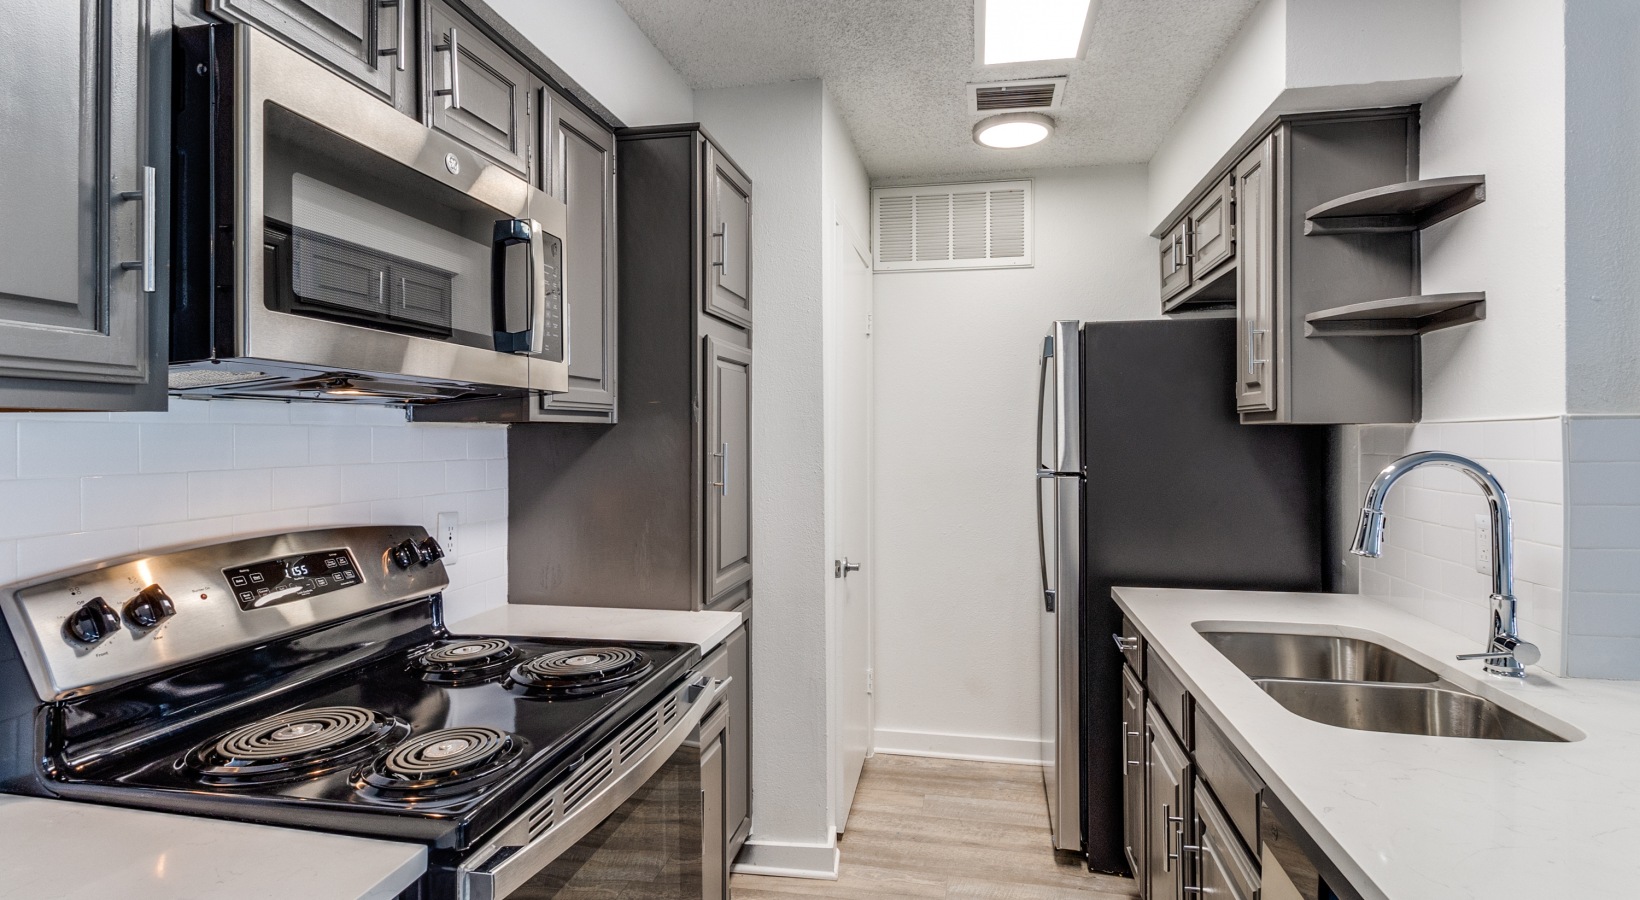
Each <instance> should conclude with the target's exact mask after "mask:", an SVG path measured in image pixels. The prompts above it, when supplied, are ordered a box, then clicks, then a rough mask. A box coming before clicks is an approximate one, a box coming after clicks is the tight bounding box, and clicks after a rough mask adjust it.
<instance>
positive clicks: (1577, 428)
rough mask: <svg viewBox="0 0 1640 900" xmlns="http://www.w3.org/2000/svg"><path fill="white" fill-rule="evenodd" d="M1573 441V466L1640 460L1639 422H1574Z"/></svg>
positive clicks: (1579, 419) (1623, 420) (1599, 420)
mask: <svg viewBox="0 0 1640 900" xmlns="http://www.w3.org/2000/svg"><path fill="white" fill-rule="evenodd" d="M1570 438H1571V440H1570V444H1571V461H1572V462H1574V463H1581V462H1633V461H1635V460H1637V459H1640V419H1636V418H1622V419H1584V418H1577V419H1573V420H1572V428H1571V434H1570Z"/></svg>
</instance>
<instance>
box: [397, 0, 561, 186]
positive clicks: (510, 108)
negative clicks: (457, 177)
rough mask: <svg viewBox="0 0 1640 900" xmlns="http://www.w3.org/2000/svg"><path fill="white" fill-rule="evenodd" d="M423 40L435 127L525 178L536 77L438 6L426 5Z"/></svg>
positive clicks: (436, 2) (436, 0) (430, 1)
mask: <svg viewBox="0 0 1640 900" xmlns="http://www.w3.org/2000/svg"><path fill="white" fill-rule="evenodd" d="M425 34H426V38H425V40H426V41H427V60H428V64H427V78H426V79H425V84H426V92H425V93H426V103H427V109H428V110H429V113H430V115H429V118H430V119H431V122H432V125H433V127H434V128H437V129H438V130H439V131H442V132H444V133H445V134H448V135H450V136H451V137H453V138H455V139H457V140H459V141H461V142H463V143H465V144H467V145H468V146H470V147H472V148H473V149H474V150H477V151H479V152H480V153H483V154H484V155H486V156H488V157H490V158H492V159H494V160H495V161H496V162H498V163H500V164H501V165H503V166H506V167H507V168H509V169H512V170H513V171H514V172H517V173H518V174H520V175H523V176H525V177H528V176H529V175H530V154H531V152H532V151H531V147H532V144H531V140H532V136H531V133H532V131H533V130H534V127H533V126H532V125H531V124H530V123H531V119H532V115H533V114H532V109H531V107H532V106H533V104H532V102H531V100H532V97H533V95H534V91H535V88H536V85H537V81H536V79H535V76H533V75H531V74H530V71H529V69H528V68H526V67H525V66H524V64H523V63H521V62H519V61H518V60H517V59H515V58H514V57H513V56H512V55H511V54H510V53H508V52H507V51H506V50H504V49H502V47H501V46H500V45H499V44H497V43H495V42H494V41H492V40H490V39H489V38H488V37H486V36H485V35H484V34H482V33H481V32H480V31H479V30H478V28H477V27H476V26H474V25H473V24H472V23H471V22H469V21H468V20H467V19H466V18H465V17H464V16H462V15H461V14H460V13H457V12H456V11H455V10H454V9H452V8H450V7H449V6H447V5H446V4H444V3H442V2H439V0H427V30H426V32H425Z"/></svg>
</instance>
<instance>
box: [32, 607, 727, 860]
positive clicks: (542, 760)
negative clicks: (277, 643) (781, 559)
mask: <svg viewBox="0 0 1640 900" xmlns="http://www.w3.org/2000/svg"><path fill="white" fill-rule="evenodd" d="M424 637H429V638H431V639H430V640H425V641H423V642H421V643H419V644H416V645H415V646H411V647H409V648H408V649H399V650H394V651H391V652H387V653H382V654H378V655H377V656H376V657H375V658H374V659H372V660H371V661H369V662H368V663H366V664H364V665H361V666H358V667H354V668H349V669H346V670H344V671H341V672H339V673H336V674H332V675H330V676H329V677H326V678H324V679H323V680H320V681H318V682H315V683H313V684H312V685H310V686H306V687H303V688H298V689H293V690H286V691H282V692H280V694H279V695H278V696H277V697H267V698H264V699H262V700H259V701H257V702H254V703H251V704H248V705H246V706H244V707H242V708H239V709H236V710H235V711H234V712H233V713H231V714H212V715H208V716H202V717H200V720H199V721H197V722H194V723H192V724H189V725H185V726H183V727H181V728H178V729H177V730H176V731H175V733H173V734H168V735H166V736H164V737H163V738H162V739H157V740H147V741H146V742H143V743H142V744H140V745H139V746H136V747H133V748H131V749H128V750H120V749H108V745H110V744H117V743H118V742H117V741H115V740H111V739H109V736H111V735H114V734H116V733H117V729H115V728H113V727H111V726H112V725H114V724H117V721H116V720H118V719H119V718H120V717H121V716H122V715H123V714H128V713H129V711H131V710H134V709H136V708H138V707H144V706H145V705H146V704H149V699H148V698H143V697H142V692H141V690H140V689H139V690H136V691H133V692H130V693H132V694H133V695H135V696H131V697H126V698H110V701H111V702H105V703H103V704H102V705H101V706H99V707H96V708H94V709H84V710H80V712H79V716H78V721H77V724H78V725H79V726H80V731H81V732H82V733H85V732H90V733H93V734H96V733H100V734H101V735H102V737H103V739H102V740H97V741H91V742H88V743H87V744H85V745H81V746H76V747H75V748H73V753H71V754H68V753H65V754H64V755H63V756H61V757H60V758H59V763H58V764H57V765H56V766H54V767H53V769H54V771H53V772H52V774H51V777H50V787H51V788H52V790H54V791H56V792H58V793H62V794H64V795H67V796H79V797H84V798H87V799H96V800H98V801H99V802H112V803H118V804H122V805H131V806H140V807H143V808H150V809H166V810H172V811H177V812H184V813H191V814H199V815H214V816H221V817H226V818H234V819H241V820H248V821H258V822H265V823H269V824H284V825H291V826H298V827H307V828H317V829H322V830H329V831H340V832H345V833H349V834H360V835H365V836H377V837H384V838H392V839H397V840H404V839H406V838H413V839H417V840H421V841H424V842H427V843H429V844H431V845H433V846H434V847H435V848H444V849H454V850H460V849H463V848H465V847H467V846H469V845H471V844H472V843H473V842H475V841H476V840H477V839H478V838H479V837H480V836H481V835H483V834H484V833H485V832H487V831H488V830H489V829H490V828H492V827H493V826H495V825H497V824H500V823H501V822H502V821H503V820H505V819H506V818H507V817H508V816H509V815H510V814H511V813H513V812H514V811H515V810H517V809H518V808H520V807H521V806H522V805H523V804H525V803H526V802H527V801H528V800H530V799H531V798H532V797H533V796H534V795H535V794H537V793H538V792H539V791H541V790H543V789H545V788H546V787H547V786H548V785H550V784H551V783H552V782H553V781H554V780H556V779H557V777H558V776H560V775H562V774H564V773H565V772H568V771H570V770H571V769H572V768H573V767H574V766H575V765H576V764H577V763H578V762H579V761H580V759H581V757H582V755H583V754H584V753H585V752H586V751H587V750H589V749H591V748H593V747H595V746H596V745H597V744H598V743H599V742H600V741H602V740H603V739H604V738H606V737H608V736H609V735H610V734H612V733H613V732H614V731H616V730H617V729H618V728H619V727H620V726H621V725H622V724H624V723H625V722H626V721H628V720H629V719H631V718H632V717H633V716H635V715H637V714H638V713H640V712H641V711H643V710H644V709H646V708H648V707H649V706H650V705H651V704H652V703H654V702H655V701H656V700H657V699H658V698H660V697H661V696H662V695H663V694H664V693H665V692H667V691H668V690H669V689H670V688H671V687H672V686H673V685H674V684H675V683H676V682H677V681H678V680H679V679H680V678H682V677H683V676H684V675H685V674H686V673H687V672H688V671H689V669H691V668H692V667H693V666H694V664H695V663H696V662H697V661H698V660H699V658H700V653H699V650H698V649H697V648H696V647H695V646H694V645H692V644H664V643H640V642H612V641H596V642H592V641H573V640H547V639H539V638H525V637H479V638H454V637H450V636H447V635H441V634H437V633H436V632H430V633H429V634H426V635H424ZM218 665H219V666H221V667H222V671H219V672H215V673H214V674H213V673H212V671H211V670H209V669H208V668H202V669H200V670H198V671H195V672H193V673H192V674H191V675H190V676H189V680H190V684H191V690H195V691H198V692H199V693H201V694H203V695H208V696H221V695H225V694H227V693H229V692H230V691H231V690H232V682H233V681H234V680H235V679H240V680H242V679H243V678H244V673H241V672H236V671H234V670H233V669H234V667H229V666H227V664H226V662H223V663H219V664H218ZM218 681H220V682H222V683H216V682H218ZM178 693H179V691H178V688H177V685H176V684H175V683H174V682H173V683H170V684H167V685H164V686H163V687H161V688H160V689H158V690H157V691H154V690H150V691H149V694H157V695H158V696H163V697H165V698H168V699H169V698H175V697H176V696H177V695H178ZM139 698H141V699H139ZM147 708H148V709H151V708H152V706H151V705H147ZM143 718H147V716H143ZM88 723H90V727H87V726H88ZM98 726H101V727H98ZM71 757H72V758H71Z"/></svg>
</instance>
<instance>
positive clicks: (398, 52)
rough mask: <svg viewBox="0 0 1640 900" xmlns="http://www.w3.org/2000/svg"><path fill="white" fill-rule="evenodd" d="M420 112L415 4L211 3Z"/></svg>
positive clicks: (368, 0) (412, 0)
mask: <svg viewBox="0 0 1640 900" xmlns="http://www.w3.org/2000/svg"><path fill="white" fill-rule="evenodd" d="M206 8H208V9H209V10H210V11H211V12H213V13H216V14H217V15H219V16H221V17H223V18H225V19H228V20H231V21H237V22H244V23H247V24H250V25H254V26H255V27H256V28H257V29H259V30H261V31H265V32H267V33H269V34H271V35H274V36H275V37H278V38H279V39H281V40H283V41H284V42H285V43H287V44H290V45H291V46H293V47H295V48H297V49H298V50H301V51H303V52H304V53H306V54H308V55H309V56H312V57H314V58H315V59H318V60H319V61H320V62H323V63H325V64H327V65H329V66H330V67H331V68H332V69H335V70H336V71H338V72H340V73H342V74H343V75H345V76H347V77H348V78H350V79H352V80H353V82H354V83H356V84H358V85H359V87H362V88H364V89H365V90H367V91H369V92H371V93H373V94H375V95H376V96H378V97H381V98H382V99H383V100H386V101H387V102H389V103H392V104H393V105H394V106H396V107H398V108H399V109H401V110H403V111H404V112H405V114H407V115H412V116H413V115H415V114H416V68H417V54H416V50H415V48H416V0H208V2H207V4H206Z"/></svg>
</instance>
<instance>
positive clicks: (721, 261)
mask: <svg viewBox="0 0 1640 900" xmlns="http://www.w3.org/2000/svg"><path fill="white" fill-rule="evenodd" d="M705 159H706V178H705V186H706V292H705V297H704V302H705V304H706V311H707V312H709V313H711V314H712V315H714V316H717V317H719V318H722V319H727V320H729V321H730V322H733V323H735V324H736V325H740V326H742V327H745V328H750V327H751V325H752V182H751V179H749V178H747V177H746V174H745V173H744V172H742V171H740V170H739V169H738V168H736V167H735V164H734V163H732V162H729V160H727V159H725V158H724V157H723V154H722V153H720V152H718V149H717V148H716V147H714V146H712V144H711V142H707V143H706V154H705Z"/></svg>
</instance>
